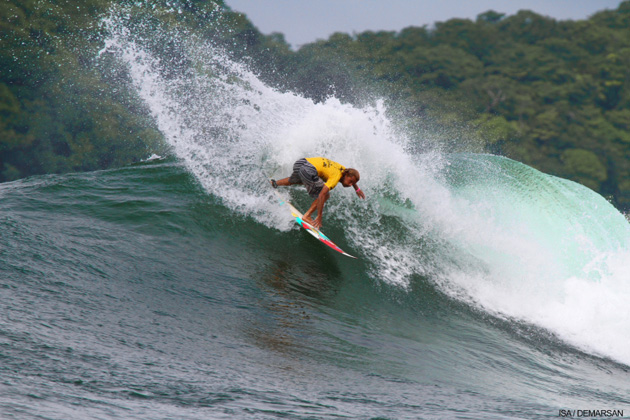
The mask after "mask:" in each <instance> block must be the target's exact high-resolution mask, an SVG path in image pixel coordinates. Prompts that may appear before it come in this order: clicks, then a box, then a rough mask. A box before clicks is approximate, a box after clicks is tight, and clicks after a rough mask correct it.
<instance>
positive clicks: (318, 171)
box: [271, 157, 365, 229]
mask: <svg viewBox="0 0 630 420" xmlns="http://www.w3.org/2000/svg"><path fill="white" fill-rule="evenodd" d="M360 177H361V176H360V175H359V171H357V170H356V169H353V168H346V167H345V166H343V165H341V164H339V163H337V162H333V161H332V160H330V159H326V158H323V157H311V158H303V159H300V160H298V161H296V162H295V163H294V164H293V173H292V174H291V176H289V177H288V178H283V179H280V180H278V181H276V180H273V179H272V180H271V185H272V186H273V187H274V188H278V186H283V187H287V186H289V185H295V184H303V185H304V186H305V187H306V191H307V192H308V194H309V195H310V196H311V197H313V198H314V199H315V201H313V204H311V207H310V208H309V209H308V211H307V212H306V213H304V220H306V221H307V222H308V223H310V224H312V225H313V226H314V227H315V228H317V229H319V228H321V227H322V214H323V212H324V204H325V203H326V200H328V198H329V197H330V190H332V189H333V188H335V186H336V185H337V184H338V183H339V182H341V185H343V186H344V188H347V187H350V186H352V187H353V188H354V191H355V192H356V193H357V195H358V196H359V197H361V198H363V199H365V194H364V193H363V191H361V188H359V186H358V185H357V182H359V179H360ZM315 211H317V218H316V219H315V220H313V219H311V215H312V214H313V213H314V212H315Z"/></svg>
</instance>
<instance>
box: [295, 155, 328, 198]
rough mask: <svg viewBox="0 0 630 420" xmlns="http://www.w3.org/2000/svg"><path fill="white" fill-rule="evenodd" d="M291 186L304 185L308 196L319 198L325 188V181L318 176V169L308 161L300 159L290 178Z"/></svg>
mask: <svg viewBox="0 0 630 420" xmlns="http://www.w3.org/2000/svg"><path fill="white" fill-rule="evenodd" d="M289 183H291V184H304V186H305V187H306V191H307V192H308V195H310V196H311V197H313V198H317V197H319V193H320V192H321V191H322V188H324V181H322V180H321V179H320V178H319V176H318V175H317V169H316V168H315V167H314V166H313V165H312V164H311V163H310V162H309V161H308V160H306V159H300V160H298V161H296V162H295V163H294V164H293V173H292V174H291V176H290V177H289Z"/></svg>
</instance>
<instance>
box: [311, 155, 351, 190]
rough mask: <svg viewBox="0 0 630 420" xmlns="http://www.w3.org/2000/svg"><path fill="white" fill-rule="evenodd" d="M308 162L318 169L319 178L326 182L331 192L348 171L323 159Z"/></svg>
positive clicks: (317, 158)
mask: <svg viewBox="0 0 630 420" xmlns="http://www.w3.org/2000/svg"><path fill="white" fill-rule="evenodd" d="M306 160H307V161H308V162H309V163H310V164H311V165H313V166H314V167H315V169H317V176H319V177H320V178H321V179H323V180H324V182H325V183H326V186H327V187H328V189H330V190H332V189H333V188H335V186H336V185H337V183H339V180H340V179H341V174H342V173H343V171H344V170H345V169H346V167H345V166H343V165H341V164H339V163H337V162H333V161H332V160H330V159H326V158H323V157H311V158H306Z"/></svg>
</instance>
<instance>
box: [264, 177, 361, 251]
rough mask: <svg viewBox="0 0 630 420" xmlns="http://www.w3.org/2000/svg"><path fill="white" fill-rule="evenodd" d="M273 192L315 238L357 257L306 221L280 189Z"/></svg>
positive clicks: (299, 223) (298, 222)
mask: <svg viewBox="0 0 630 420" xmlns="http://www.w3.org/2000/svg"><path fill="white" fill-rule="evenodd" d="M273 192H274V193H275V194H276V197H278V201H279V202H280V205H285V206H288V207H289V209H290V210H291V215H292V216H293V217H294V218H295V221H296V222H297V224H298V225H300V226H302V227H303V228H304V229H305V230H306V231H307V232H308V233H310V234H311V235H313V236H314V237H315V238H317V240H318V241H320V242H322V243H324V244H326V245H327V246H329V247H330V248H332V249H334V250H335V251H337V252H339V253H341V254H343V255H345V256H346V257H350V258H354V259H356V258H357V257H355V256H353V255H350V254H348V253H347V252H344V250H343V249H341V248H339V247H338V246H337V245H336V244H335V243H334V242H333V241H331V240H330V239H329V238H328V237H327V236H326V235H324V234H323V233H322V231H320V230H319V229H317V228H315V227H314V226H312V225H311V224H310V223H308V222H307V221H305V220H304V216H303V215H302V213H300V211H299V210H298V209H296V208H295V207H294V206H293V205H292V204H291V203H289V202H288V201H286V200H285V199H284V198H283V197H282V195H281V194H280V193H279V192H278V191H276V190H275V189H274V190H273Z"/></svg>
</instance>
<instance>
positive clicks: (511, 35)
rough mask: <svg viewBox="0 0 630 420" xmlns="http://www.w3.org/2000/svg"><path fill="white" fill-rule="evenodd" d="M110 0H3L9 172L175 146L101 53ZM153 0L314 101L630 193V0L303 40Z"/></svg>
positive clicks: (3, 162) (113, 160)
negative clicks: (382, 108)
mask: <svg viewBox="0 0 630 420" xmlns="http://www.w3.org/2000/svg"><path fill="white" fill-rule="evenodd" d="M111 3H112V2H111V0H84V1H82V2H80V5H79V6H77V2H74V1H71V0H67V1H64V0H59V1H53V0H50V1H46V0H30V1H27V0H21V1H17V0H9V1H5V2H3V3H2V4H0V42H2V48H0V181H6V180H11V179H16V178H18V177H22V176H27V175H31V174H37V173H48V172H64V171H77V170H90V169H96V168H105V167H109V166H117V165H124V164H128V163H130V162H132V161H136V160H138V159H141V158H145V157H146V156H148V155H149V154H150V153H153V152H156V151H158V150H159V149H160V148H163V147H164V145H163V143H162V142H161V136H160V134H159V132H158V131H157V130H156V129H155V127H154V126H153V123H152V122H151V119H150V118H148V115H147V110H146V109H144V108H143V106H142V104H141V102H140V101H138V100H137V98H135V97H134V96H133V92H132V91H131V90H127V89H124V88H123V87H124V84H122V82H121V80H123V79H124V75H116V76H112V75H111V73H108V72H105V71H103V69H102V68H101V67H100V66H99V65H97V64H96V62H95V60H96V55H97V52H98V51H99V50H100V49H101V48H102V47H103V45H102V42H103V39H102V38H103V37H102V36H101V35H102V34H101V31H102V28H100V27H99V26H98V22H99V21H100V19H101V18H102V16H103V14H104V13H106V12H107V10H108V9H109V7H110V4H111ZM116 3H117V4H120V3H121V2H116ZM123 3H124V2H123ZM128 3H129V4H130V5H133V4H138V3H142V2H138V1H129V2H128ZM144 3H152V5H151V8H150V9H151V10H155V9H157V10H159V9H160V8H162V9H164V10H168V9H173V8H175V9H177V13H171V14H170V15H169V16H171V19H172V20H173V23H172V24H173V25H184V26H186V27H187V28H190V30H191V31H194V33H195V34H197V35H199V36H204V37H207V38H212V39H213V40H214V41H215V42H216V43H218V44H220V45H224V46H225V47H226V49H228V50H229V51H230V53H231V54H232V55H233V57H234V58H235V59H238V60H245V61H246V62H247V63H248V64H249V65H250V66H251V67H253V68H254V69H255V70H256V71H257V72H258V73H259V74H260V76H261V78H262V79H263V80H265V81H266V82H267V83H269V84H272V85H274V86H276V87H278V88H279V89H287V90H292V91H295V92H298V93H301V94H303V95H305V96H308V97H311V98H313V99H314V100H316V101H319V100H323V99H325V98H326V97H328V96H332V95H334V96H336V97H338V98H340V99H342V100H344V101H348V102H352V103H361V102H362V101H365V100H369V98H374V97H382V98H386V100H387V101H388V104H389V107H388V108H390V109H392V110H394V112H395V113H396V115H397V116H398V117H400V119H399V120H400V121H404V123H405V124H407V125H408V126H409V128H410V131H411V132H417V133H423V132H426V130H427V129H428V130H434V131H441V130H443V131H444V132H447V133H456V132H457V130H459V131H460V132H462V133H463V134H461V139H468V138H475V139H481V140H483V141H484V143H485V147H486V150H490V151H492V152H496V153H501V154H504V155H506V156H509V157H512V158H514V159H517V160H519V161H522V162H524V163H527V164H529V165H532V166H534V167H536V168H539V169H541V170H543V171H544V172H547V173H551V174H556V175H559V176H562V177H565V178H569V179H573V180H576V181H578V182H580V183H582V184H584V185H586V186H588V187H590V188H592V189H594V190H596V191H598V192H600V193H602V194H603V195H605V196H608V197H610V198H611V199H612V200H614V201H615V203H616V204H617V205H619V206H620V207H622V208H629V207H630V84H629V82H630V1H624V2H622V3H621V4H620V5H619V7H618V8H617V9H616V10H611V11H603V12H599V13H597V14H595V15H593V16H592V17H590V18H589V19H588V20H582V21H556V20H554V19H551V18H547V17H544V16H541V15H538V14H536V13H533V12H530V11H521V12H519V13H517V14H516V15H513V16H505V15H503V14H500V13H496V12H493V11H489V12H486V13H484V14H482V15H479V16H478V17H477V19H476V21H471V20H462V19H452V20H449V21H447V22H441V23H437V24H436V25H435V27H431V28H427V27H409V28H406V29H403V30H402V31H400V32H364V33H360V34H355V35H348V34H342V33H337V34H334V35H332V36H331V37H330V38H329V39H328V40H324V41H319V42H316V43H313V44H308V45H305V46H303V47H301V48H300V49H299V50H298V51H293V50H291V49H290V48H289V46H288V45H287V43H286V42H285V40H284V37H283V36H282V35H281V34H271V35H263V34H261V33H260V32H259V31H258V30H257V29H256V28H255V26H254V25H253V24H252V23H251V22H250V21H249V20H248V19H247V18H246V17H245V16H244V15H242V14H238V13H233V12H231V11H230V10H229V8H227V7H226V6H225V5H224V4H223V2H222V1H218V0H217V1H204V0H159V1H158V0H156V1H154V2H148V1H146V2H144ZM453 127H456V128H457V130H452V128H453ZM455 137H457V136H455ZM461 139H460V138H455V139H454V140H461Z"/></svg>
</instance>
